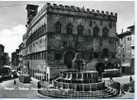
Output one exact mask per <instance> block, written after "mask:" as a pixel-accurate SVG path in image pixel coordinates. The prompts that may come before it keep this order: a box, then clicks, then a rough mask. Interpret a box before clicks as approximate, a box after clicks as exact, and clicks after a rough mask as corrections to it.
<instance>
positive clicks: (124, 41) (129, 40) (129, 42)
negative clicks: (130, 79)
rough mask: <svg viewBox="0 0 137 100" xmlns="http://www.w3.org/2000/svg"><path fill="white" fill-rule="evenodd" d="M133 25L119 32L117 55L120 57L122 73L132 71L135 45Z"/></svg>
mask: <svg viewBox="0 0 137 100" xmlns="http://www.w3.org/2000/svg"><path fill="white" fill-rule="evenodd" d="M134 27H135V26H134V25H132V26H129V27H128V28H127V31H125V32H122V33H121V34H119V35H118V36H119V57H120V59H121V63H122V67H123V73H128V74H129V73H131V74H133V73H134V58H135V54H134V53H135V45H134V37H135V30H134Z"/></svg>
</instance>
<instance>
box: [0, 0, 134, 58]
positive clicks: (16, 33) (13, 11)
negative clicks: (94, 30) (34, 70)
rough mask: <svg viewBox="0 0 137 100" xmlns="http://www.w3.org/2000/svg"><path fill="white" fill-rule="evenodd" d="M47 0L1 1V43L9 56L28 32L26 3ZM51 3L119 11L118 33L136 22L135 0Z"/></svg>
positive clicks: (40, 3)
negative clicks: (31, 0)
mask: <svg viewBox="0 0 137 100" xmlns="http://www.w3.org/2000/svg"><path fill="white" fill-rule="evenodd" d="M46 2H47V1H39V2H38V1H33V2H30V1H0V44H3V45H4V46H5V52H8V53H9V56H11V55H10V54H11V53H12V52H14V51H15V50H16V49H17V48H18V46H19V44H21V42H22V36H23V34H24V33H25V32H26V27H25V25H26V19H27V12H26V9H25V8H26V4H36V5H39V9H41V8H42V6H43V5H44V4H45V3H46ZM49 2H51V3H57V4H63V5H74V6H78V7H85V8H90V9H96V10H104V11H109V12H116V13H118V19H117V33H118V34H119V33H121V31H122V29H123V31H126V28H127V27H128V26H130V25H133V24H135V21H134V1H111V2H110V1H49Z"/></svg>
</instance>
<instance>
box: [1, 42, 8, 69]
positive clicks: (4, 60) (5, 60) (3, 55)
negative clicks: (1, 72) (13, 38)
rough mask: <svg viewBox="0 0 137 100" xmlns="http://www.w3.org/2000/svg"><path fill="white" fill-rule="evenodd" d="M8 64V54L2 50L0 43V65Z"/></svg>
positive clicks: (2, 46)
mask: <svg viewBox="0 0 137 100" xmlns="http://www.w3.org/2000/svg"><path fill="white" fill-rule="evenodd" d="M4 65H9V55H8V53H6V52H4V45H2V44H0V67H2V66H4Z"/></svg>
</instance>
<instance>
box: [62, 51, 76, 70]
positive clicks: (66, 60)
mask: <svg viewBox="0 0 137 100" xmlns="http://www.w3.org/2000/svg"><path fill="white" fill-rule="evenodd" d="M74 56H75V52H74V51H72V50H69V51H66V52H65V54H64V64H65V65H67V67H68V68H72V60H73V58H74Z"/></svg>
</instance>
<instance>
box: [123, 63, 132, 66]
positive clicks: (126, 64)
mask: <svg viewBox="0 0 137 100" xmlns="http://www.w3.org/2000/svg"><path fill="white" fill-rule="evenodd" d="M122 67H130V63H123V64H122Z"/></svg>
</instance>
